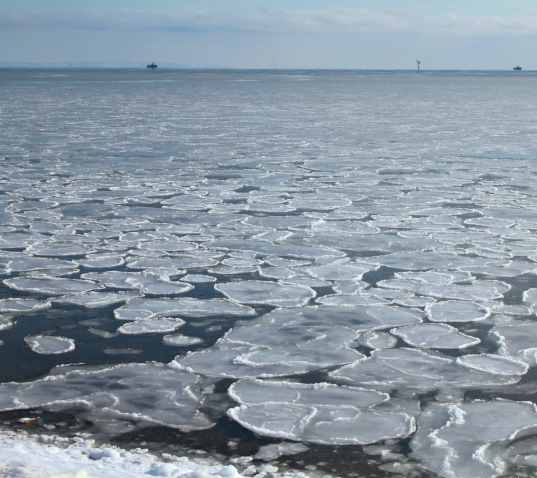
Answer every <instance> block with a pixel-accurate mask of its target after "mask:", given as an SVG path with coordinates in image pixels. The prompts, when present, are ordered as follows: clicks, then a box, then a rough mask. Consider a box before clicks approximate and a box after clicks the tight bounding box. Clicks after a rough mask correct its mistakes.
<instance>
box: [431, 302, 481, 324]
mask: <svg viewBox="0 0 537 478" xmlns="http://www.w3.org/2000/svg"><path fill="white" fill-rule="evenodd" d="M425 311H426V312H427V315H428V317H429V319H430V320H431V321H432V322H476V321H479V320H484V319H486V318H487V317H489V316H490V309H488V308H487V307H485V306H483V305H481V304H476V303H472V302H459V301H454V300H447V301H443V302H436V303H435V304H431V305H428V306H427V307H426V308H425Z"/></svg>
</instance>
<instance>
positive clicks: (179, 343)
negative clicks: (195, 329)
mask: <svg viewBox="0 0 537 478" xmlns="http://www.w3.org/2000/svg"><path fill="white" fill-rule="evenodd" d="M202 342H203V340H202V339H200V338H198V337H189V336H188V335H181V334H170V335H165V336H164V337H162V343H163V344H164V345H173V346H176V347H186V346H189V345H195V344H200V343H202Z"/></svg>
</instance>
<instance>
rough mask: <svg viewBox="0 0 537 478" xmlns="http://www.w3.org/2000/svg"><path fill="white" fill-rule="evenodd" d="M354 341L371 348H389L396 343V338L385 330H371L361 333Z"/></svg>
mask: <svg viewBox="0 0 537 478" xmlns="http://www.w3.org/2000/svg"><path fill="white" fill-rule="evenodd" d="M356 342H357V343H358V344H359V345H364V346H365V347H369V348H372V349H375V350H376V349H391V348H393V347H395V346H396V345H397V339H396V338H395V337H393V336H392V335H390V334H387V333H386V332H381V331H379V330H373V331H371V332H366V333H365V334H363V335H361V336H360V337H359V338H358V339H357V340H356Z"/></svg>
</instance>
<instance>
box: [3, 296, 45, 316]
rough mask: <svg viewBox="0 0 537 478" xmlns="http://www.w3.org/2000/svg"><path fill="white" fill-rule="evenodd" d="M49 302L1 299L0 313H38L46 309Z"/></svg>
mask: <svg viewBox="0 0 537 478" xmlns="http://www.w3.org/2000/svg"><path fill="white" fill-rule="evenodd" d="M50 306H51V304H50V302H49V301H44V300H33V299H2V300H0V313H11V314H13V313H18V312H21V313H22V312H25V313H29V312H30V313H31V312H38V311H40V310H45V309H48V308H49V307H50Z"/></svg>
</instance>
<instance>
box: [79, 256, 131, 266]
mask: <svg viewBox="0 0 537 478" xmlns="http://www.w3.org/2000/svg"><path fill="white" fill-rule="evenodd" d="M76 262H77V263H78V264H80V265H81V266H83V267H86V268H87V269H112V268H114V267H119V266H122V265H123V264H125V260H124V259H123V257H121V256H116V255H105V254H98V255H97V254H95V255H93V254H90V255H89V256H87V257H86V259H78V260H77V261H76Z"/></svg>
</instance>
